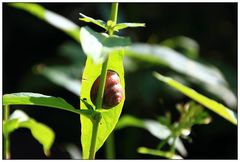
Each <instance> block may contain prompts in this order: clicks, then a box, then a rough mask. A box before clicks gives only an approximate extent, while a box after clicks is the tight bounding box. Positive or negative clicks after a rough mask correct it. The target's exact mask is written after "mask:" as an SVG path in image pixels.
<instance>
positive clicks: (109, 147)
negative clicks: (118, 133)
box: [105, 132, 115, 159]
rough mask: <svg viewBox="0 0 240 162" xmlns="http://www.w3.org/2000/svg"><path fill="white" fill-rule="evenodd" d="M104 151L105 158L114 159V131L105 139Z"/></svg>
mask: <svg viewBox="0 0 240 162" xmlns="http://www.w3.org/2000/svg"><path fill="white" fill-rule="evenodd" d="M105 152H106V157H107V159H115V147H114V132H112V133H111V134H110V135H109V137H108V139H107V141H106V146H105Z"/></svg>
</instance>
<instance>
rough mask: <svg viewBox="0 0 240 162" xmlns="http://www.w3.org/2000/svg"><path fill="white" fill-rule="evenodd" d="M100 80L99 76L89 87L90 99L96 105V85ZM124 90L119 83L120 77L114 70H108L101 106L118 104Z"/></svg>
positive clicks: (110, 106) (107, 107) (108, 107)
mask: <svg viewBox="0 0 240 162" xmlns="http://www.w3.org/2000/svg"><path fill="white" fill-rule="evenodd" d="M99 82H100V76H99V77H98V78H97V79H96V80H95V81H94V83H93V86H92V88H91V92H90V97H91V101H92V102H93V103H94V104H95V105H96V98H97V93H98V87H99ZM123 95H124V91H123V88H122V86H121V84H120V78H119V76H118V74H117V73H116V72H114V71H111V70H108V71H107V76H106V82H105V88H104V95H103V108H104V109H110V108H112V107H114V106H116V105H118V104H119V103H120V102H121V101H122V98H123Z"/></svg>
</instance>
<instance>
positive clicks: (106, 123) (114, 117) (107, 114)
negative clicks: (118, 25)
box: [80, 51, 125, 159]
mask: <svg viewBox="0 0 240 162" xmlns="http://www.w3.org/2000/svg"><path fill="white" fill-rule="evenodd" d="M122 61H123V51H115V52H114V53H111V54H110V55H109V58H108V69H109V70H113V71H115V72H117V73H118V75H119V77H120V83H121V86H122V87H123V89H124V87H125V83H124V69H123V63H122ZM100 73H101V64H94V63H93V61H92V60H91V59H90V58H88V59H87V62H86V66H85V69H84V72H83V77H82V78H83V79H82V89H81V98H82V99H83V98H85V99H86V101H87V102H88V103H89V104H90V105H91V106H92V107H95V105H94V104H93V103H92V102H91V99H90V90H91V87H92V85H93V83H94V81H95V80H96V78H97V77H98V76H99V75H100ZM124 100H125V96H123V99H122V101H121V102H120V103H119V104H118V105H117V106H115V107H113V108H110V109H106V110H105V109H99V110H97V111H98V112H100V113H101V115H102V118H101V121H100V124H99V128H98V132H97V140H96V147H95V149H96V151H97V150H99V148H100V147H101V146H102V145H103V143H104V142H105V140H106V139H107V137H108V136H109V135H110V133H111V132H112V131H113V129H114V128H115V126H116V124H117V122H118V118H119V116H120V114H121V111H122V107H123V104H124ZM81 109H82V110H86V109H88V108H87V107H86V105H85V104H84V103H83V102H81ZM80 118H81V133H82V134H81V144H82V148H83V150H82V151H83V159H87V158H88V157H89V149H90V144H91V134H92V127H93V124H92V122H91V120H90V119H88V118H86V117H84V116H80Z"/></svg>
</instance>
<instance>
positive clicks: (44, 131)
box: [3, 110, 55, 156]
mask: <svg viewBox="0 0 240 162" xmlns="http://www.w3.org/2000/svg"><path fill="white" fill-rule="evenodd" d="M18 128H27V129H30V131H31V133H32V135H33V137H34V138H35V139H36V140H37V141H38V142H39V143H40V144H41V145H42V146H43V150H44V153H45V155H47V156H49V155H50V149H51V147H52V144H53V142H54V139H55V133H54V131H53V130H52V129H51V128H49V127H48V126H47V125H45V124H43V123H40V122H37V121H36V120H34V119H33V118H30V117H29V116H28V115H27V114H25V113H24V112H23V111H21V110H15V111H14V112H13V113H12V114H11V115H10V118H9V120H8V121H5V122H4V125H3V131H4V135H6V136H9V135H10V133H11V132H13V131H14V130H16V129H18Z"/></svg>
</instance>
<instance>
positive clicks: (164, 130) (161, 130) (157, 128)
mask: <svg viewBox="0 0 240 162" xmlns="http://www.w3.org/2000/svg"><path fill="white" fill-rule="evenodd" d="M126 127H137V128H142V129H145V130H147V131H148V132H149V133H151V134H152V135H153V136H154V137H156V138H158V139H161V140H164V139H166V138H167V137H168V136H169V135H170V134H171V130H170V129H169V128H168V127H166V126H165V125H162V124H161V123H160V122H157V121H154V120H143V119H138V118H136V117H134V116H131V115H124V116H122V117H121V118H120V120H119V122H118V124H117V126H116V129H117V130H118V129H122V128H126ZM172 142H173V141H172V140H169V141H168V143H169V144H172ZM175 147H176V149H177V150H178V151H179V152H180V153H181V154H182V155H183V156H186V155H187V150H186V148H185V147H184V145H183V143H182V141H181V140H180V139H179V138H177V140H176V143H175Z"/></svg>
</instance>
